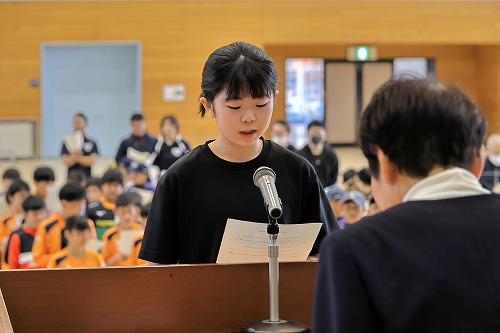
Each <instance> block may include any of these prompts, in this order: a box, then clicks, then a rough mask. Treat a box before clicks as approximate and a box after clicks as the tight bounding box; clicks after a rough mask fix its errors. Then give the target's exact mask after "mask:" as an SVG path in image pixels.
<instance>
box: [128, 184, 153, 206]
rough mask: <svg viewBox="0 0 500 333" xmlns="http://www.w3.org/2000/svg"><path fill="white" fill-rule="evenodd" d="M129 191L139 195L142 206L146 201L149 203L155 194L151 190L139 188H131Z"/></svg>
mask: <svg viewBox="0 0 500 333" xmlns="http://www.w3.org/2000/svg"><path fill="white" fill-rule="evenodd" d="M129 191H130V192H136V193H138V194H139V196H140V197H141V204H142V205H143V206H145V205H147V204H148V203H150V202H151V200H153V195H154V194H155V193H154V192H153V191H150V190H143V189H141V188H131V189H130V190H129Z"/></svg>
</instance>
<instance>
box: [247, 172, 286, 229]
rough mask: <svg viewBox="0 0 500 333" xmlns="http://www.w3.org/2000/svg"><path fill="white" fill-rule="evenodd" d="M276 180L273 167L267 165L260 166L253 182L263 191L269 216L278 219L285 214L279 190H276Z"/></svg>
mask: <svg viewBox="0 0 500 333" xmlns="http://www.w3.org/2000/svg"><path fill="white" fill-rule="evenodd" d="M275 180H276V174H275V173H274V171H273V169H271V168H268V167H266V166H262V167H260V168H258V169H257V170H255V173H254V174H253V183H254V184H255V186H257V187H258V188H260V191H261V192H262V196H263V197H264V203H265V204H266V208H267V212H268V214H269V216H270V217H271V218H273V219H275V220H277V219H279V218H280V217H281V215H282V214H283V209H282V207H281V200H280V198H279V197H278V191H276V185H275V184H274V182H275Z"/></svg>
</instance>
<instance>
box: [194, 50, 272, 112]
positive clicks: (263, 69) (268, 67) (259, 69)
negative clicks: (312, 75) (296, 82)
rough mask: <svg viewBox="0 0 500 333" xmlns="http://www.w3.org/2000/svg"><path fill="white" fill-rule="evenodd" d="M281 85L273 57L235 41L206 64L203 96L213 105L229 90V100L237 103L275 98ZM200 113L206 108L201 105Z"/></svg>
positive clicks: (202, 84) (209, 58) (215, 53)
mask: <svg viewBox="0 0 500 333" xmlns="http://www.w3.org/2000/svg"><path fill="white" fill-rule="evenodd" d="M277 84H278V75H277V74H276V69H275V68H274V63H273V61H272V60H271V58H270V57H269V56H268V55H267V54H266V53H265V52H264V51H263V50H262V49H260V48H258V47H257V46H254V45H251V44H248V43H244V42H234V43H232V44H229V45H226V46H223V47H221V48H218V49H217V50H215V51H214V52H213V53H212V54H211V55H210V56H209V57H208V59H207V61H206V62H205V66H204V67H203V73H202V78H201V91H202V92H201V95H200V97H205V98H206V99H207V101H208V102H210V103H212V102H213V100H214V98H215V96H216V95H217V94H218V93H220V92H221V91H222V90H224V89H227V91H226V99H227V100H237V99H241V98H242V97H244V96H243V95H247V94H248V95H250V96H252V98H263V97H272V96H274V94H275V91H276V86H277ZM199 112H200V114H201V116H202V117H203V116H205V112H206V110H205V107H204V106H203V105H202V104H200V111H199Z"/></svg>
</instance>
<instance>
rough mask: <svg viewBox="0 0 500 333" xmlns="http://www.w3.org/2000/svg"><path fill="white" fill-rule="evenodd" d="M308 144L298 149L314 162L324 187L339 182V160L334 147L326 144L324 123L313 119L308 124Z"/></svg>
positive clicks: (310, 161) (300, 153) (313, 164)
mask: <svg viewBox="0 0 500 333" xmlns="http://www.w3.org/2000/svg"><path fill="white" fill-rule="evenodd" d="M307 138H308V141H307V145H305V146H304V148H302V149H301V150H299V151H298V154H299V155H301V156H302V157H304V158H305V159H306V160H308V161H309V163H311V164H312V166H313V167H314V170H316V173H317V174H318V177H319V179H320V180H321V183H322V184H323V186H324V187H328V186H331V185H333V184H335V183H336V182H337V177H338V175H339V160H338V158H337V154H335V151H334V150H333V148H332V147H330V146H329V145H328V144H326V130H325V127H324V126H323V124H322V123H321V122H319V121H317V120H313V121H312V122H310V123H309V125H307Z"/></svg>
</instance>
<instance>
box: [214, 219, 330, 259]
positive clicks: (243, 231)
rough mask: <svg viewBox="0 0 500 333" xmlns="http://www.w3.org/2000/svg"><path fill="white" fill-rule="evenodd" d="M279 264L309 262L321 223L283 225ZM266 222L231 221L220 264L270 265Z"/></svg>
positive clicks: (227, 224)
mask: <svg viewBox="0 0 500 333" xmlns="http://www.w3.org/2000/svg"><path fill="white" fill-rule="evenodd" d="M279 227H280V233H279V235H278V244H279V261H281V262H284V261H306V260H307V257H308V256H309V252H311V249H312V247H313V245H314V241H315V240H316V237H317V236H318V233H319V230H320V228H321V223H307V224H280V226H279ZM268 244H269V235H268V234H267V224H266V223H256V222H248V221H240V220H234V219H228V220H227V223H226V229H225V231H224V236H223V237H222V243H221V246H220V249H219V255H218V257H217V263H218V264H233V263H252V262H268V261H269V258H268V253H267V249H268Z"/></svg>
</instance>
